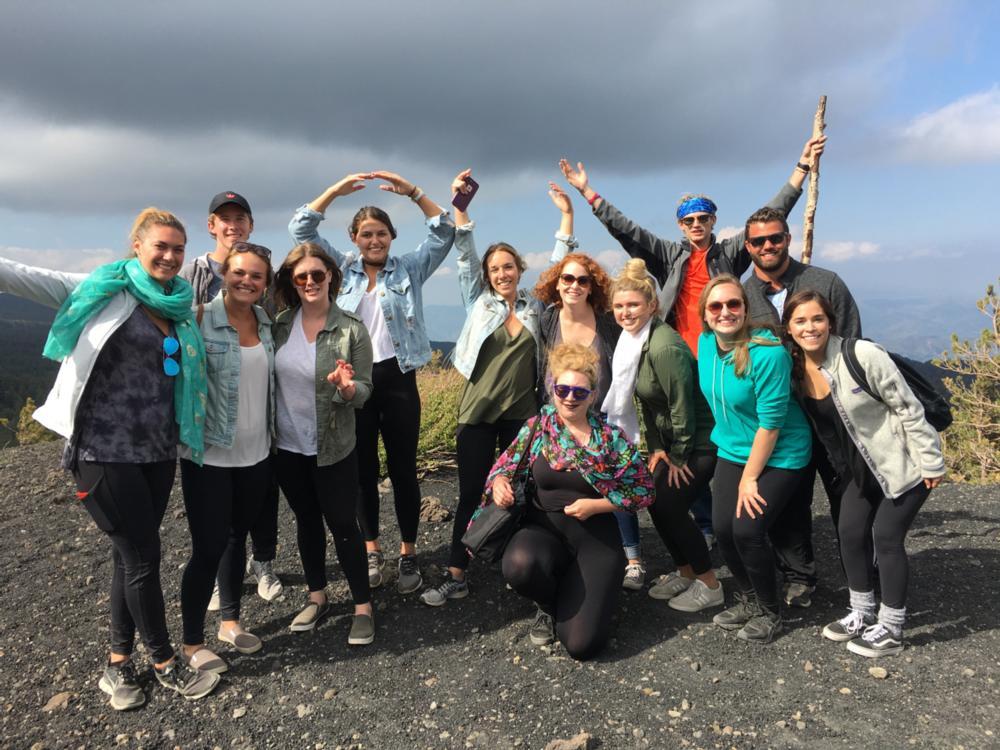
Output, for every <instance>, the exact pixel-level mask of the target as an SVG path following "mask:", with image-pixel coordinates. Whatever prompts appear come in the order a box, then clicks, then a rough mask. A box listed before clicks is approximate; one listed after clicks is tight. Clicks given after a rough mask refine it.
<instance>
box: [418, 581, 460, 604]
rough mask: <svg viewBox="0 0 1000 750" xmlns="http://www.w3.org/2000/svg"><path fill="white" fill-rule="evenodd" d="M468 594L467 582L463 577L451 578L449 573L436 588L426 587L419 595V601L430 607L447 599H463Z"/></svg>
mask: <svg viewBox="0 0 1000 750" xmlns="http://www.w3.org/2000/svg"><path fill="white" fill-rule="evenodd" d="M468 595H469V584H468V583H466V581H465V580H464V579H463V580H461V581H459V580H458V579H456V578H453V577H452V575H451V573H448V577H447V578H445V579H444V583H442V584H441V585H440V586H438V587H437V588H436V589H427V590H426V591H425V592H424V593H422V594H421V595H420V601H422V602H423V603H424V604H429V605H430V606H432V607H440V606H441V605H442V604H444V603H445V602H446V601H448V600H449V599H464V598H465V597H467V596H468Z"/></svg>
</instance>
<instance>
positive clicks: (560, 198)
mask: <svg viewBox="0 0 1000 750" xmlns="http://www.w3.org/2000/svg"><path fill="white" fill-rule="evenodd" d="M549 198H551V199H552V202H553V203H555V204H556V208H558V209H559V210H560V211H562V212H563V213H564V214H571V213H573V202H572V201H571V200H570V199H569V196H568V195H566V191H565V190H563V189H562V188H561V187H559V186H558V185H556V184H555V183H554V182H552V180H549Z"/></svg>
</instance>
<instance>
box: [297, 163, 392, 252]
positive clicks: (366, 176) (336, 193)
mask: <svg viewBox="0 0 1000 750" xmlns="http://www.w3.org/2000/svg"><path fill="white" fill-rule="evenodd" d="M370 179H372V175H371V173H370V172H358V173H355V174H349V175H347V176H346V177H343V178H341V179H340V180H338V181H337V182H335V183H334V184H332V185H331V186H330V187H328V188H327V189H326V190H324V191H323V192H322V193H320V194H319V195H318V196H316V197H315V198H313V200H311V201H310V202H309V203H307V204H305V205H304V206H302V207H301V208H299V209H298V210H297V211H296V212H295V214H294V215H293V216H292V220H291V221H290V222H289V223H288V232H289V234H291V235H292V240H293V241H294V242H295V244H296V245H301V244H302V243H304V242H314V243H316V244H317V245H319V246H320V247H322V248H323V249H324V250H325V251H326V252H327V253H328V254H329V255H330V257H331V258H333V259H334V261H336V263H337V265H338V266H342V265H344V263H345V262H346V261H347V258H348V256H347V255H345V254H344V253H342V252H340V251H339V250H337V248H335V247H334V246H333V245H331V244H330V243H329V242H327V240H325V239H324V238H323V237H321V236H320V233H319V223H320V222H321V221H323V219H324V218H326V217H325V216H324V213H325V212H326V209H327V208H329V207H330V204H331V203H333V201H335V200H336V199H337V198H340V197H342V196H345V195H350V194H351V193H356V192H358V191H359V190H364V188H365V182H364V181H365V180H370Z"/></svg>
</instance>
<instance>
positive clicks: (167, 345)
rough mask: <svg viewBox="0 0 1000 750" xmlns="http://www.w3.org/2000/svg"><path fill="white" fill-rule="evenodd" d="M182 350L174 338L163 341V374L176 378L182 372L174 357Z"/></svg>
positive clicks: (168, 337) (169, 337)
mask: <svg viewBox="0 0 1000 750" xmlns="http://www.w3.org/2000/svg"><path fill="white" fill-rule="evenodd" d="M180 349H181V344H180V342H179V341H178V340H177V339H175V338H174V337H173V336H167V337H165V338H164V339H163V374H164V375H169V376H170V377H174V376H175V375H177V374H178V373H179V372H180V371H181V366H180V364H179V363H178V362H177V360H176V359H174V355H175V354H177V352H179V351H180Z"/></svg>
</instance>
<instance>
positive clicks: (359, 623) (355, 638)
mask: <svg viewBox="0 0 1000 750" xmlns="http://www.w3.org/2000/svg"><path fill="white" fill-rule="evenodd" d="M374 640H375V620H373V619H372V616H371V615H354V619H353V620H352V621H351V632H350V634H349V635H348V636H347V643H348V644H349V645H351V646H367V645H368V644H369V643H371V642H372V641H374Z"/></svg>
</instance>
